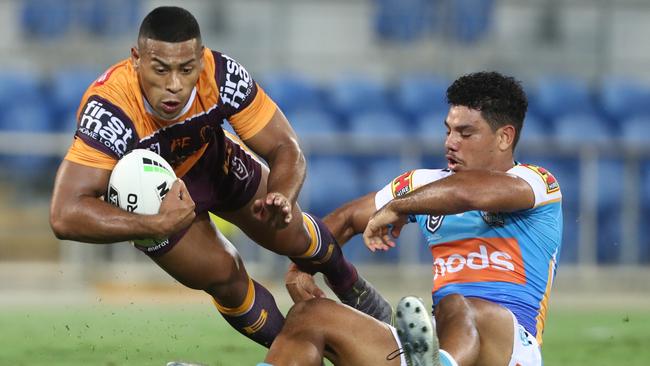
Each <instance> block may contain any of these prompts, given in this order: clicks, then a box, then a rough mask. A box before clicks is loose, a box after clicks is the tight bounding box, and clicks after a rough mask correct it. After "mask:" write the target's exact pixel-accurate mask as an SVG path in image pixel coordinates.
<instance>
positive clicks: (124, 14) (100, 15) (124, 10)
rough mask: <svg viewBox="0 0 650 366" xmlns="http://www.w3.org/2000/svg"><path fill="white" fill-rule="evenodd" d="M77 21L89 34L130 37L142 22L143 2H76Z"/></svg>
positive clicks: (122, 0) (130, 0) (101, 0)
mask: <svg viewBox="0 0 650 366" xmlns="http://www.w3.org/2000/svg"><path fill="white" fill-rule="evenodd" d="M75 5H76V8H75V10H76V14H75V17H76V21H77V23H78V24H80V25H81V26H82V27H83V28H85V29H86V30H87V31H88V32H90V33H92V34H95V35H98V36H102V37H110V36H120V35H128V34H131V32H133V31H136V30H137V27H138V25H139V23H140V21H141V20H142V17H143V14H142V4H141V0H111V2H110V6H107V2H106V1H105V0H86V1H80V2H76V3H75Z"/></svg>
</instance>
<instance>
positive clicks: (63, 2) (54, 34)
mask: <svg viewBox="0 0 650 366" xmlns="http://www.w3.org/2000/svg"><path fill="white" fill-rule="evenodd" d="M21 4H22V7H21V16H20V20H21V27H22V31H23V33H25V34H26V35H27V36H30V37H34V38H42V39H54V38H59V37H62V36H63V35H65V34H66V33H67V32H68V30H69V29H70V24H71V22H72V6H71V5H72V4H71V2H70V0H23V1H21Z"/></svg>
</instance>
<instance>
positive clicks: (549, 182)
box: [522, 164, 560, 193]
mask: <svg viewBox="0 0 650 366" xmlns="http://www.w3.org/2000/svg"><path fill="white" fill-rule="evenodd" d="M522 165H523V166H525V167H526V168H528V169H530V170H532V171H534V172H535V173H537V175H539V176H540V177H541V178H542V180H543V181H544V183H546V193H553V192H557V191H559V190H560V184H559V183H558V182H557V179H555V177H554V176H553V174H551V173H550V172H549V171H548V170H546V169H544V168H542V167H540V166H537V165H530V164H522Z"/></svg>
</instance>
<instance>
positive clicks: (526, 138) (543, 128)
mask: <svg viewBox="0 0 650 366" xmlns="http://www.w3.org/2000/svg"><path fill="white" fill-rule="evenodd" d="M552 133H553V125H551V124H550V123H548V122H547V121H546V120H544V119H542V118H540V117H538V116H536V115H535V114H533V113H527V114H526V119H525V120H524V125H523V129H522V131H521V136H520V137H519V141H520V142H519V145H518V146H521V144H526V143H535V144H538V143H544V142H545V141H547V140H548V138H549V137H550V136H551V135H552Z"/></svg>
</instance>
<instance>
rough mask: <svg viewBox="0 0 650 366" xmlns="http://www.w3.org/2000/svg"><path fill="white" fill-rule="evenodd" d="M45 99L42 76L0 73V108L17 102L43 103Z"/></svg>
mask: <svg viewBox="0 0 650 366" xmlns="http://www.w3.org/2000/svg"><path fill="white" fill-rule="evenodd" d="M43 97H44V93H43V86H42V78H41V75H39V74H35V73H27V72H2V73H0V108H1V109H6V108H8V107H9V106H10V105H11V104H13V103H14V102H15V101H21V102H30V103H36V102H42V101H43V99H44V98H43Z"/></svg>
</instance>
